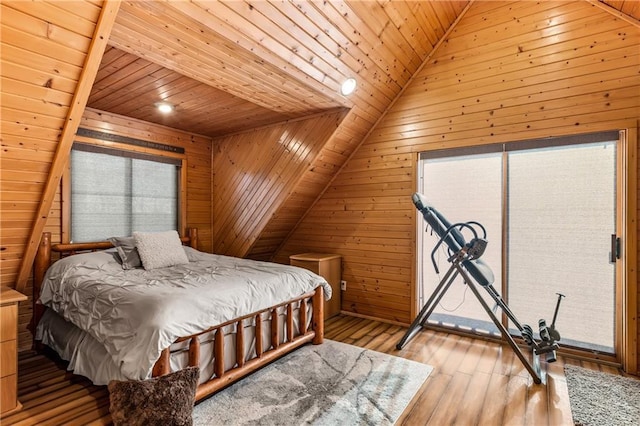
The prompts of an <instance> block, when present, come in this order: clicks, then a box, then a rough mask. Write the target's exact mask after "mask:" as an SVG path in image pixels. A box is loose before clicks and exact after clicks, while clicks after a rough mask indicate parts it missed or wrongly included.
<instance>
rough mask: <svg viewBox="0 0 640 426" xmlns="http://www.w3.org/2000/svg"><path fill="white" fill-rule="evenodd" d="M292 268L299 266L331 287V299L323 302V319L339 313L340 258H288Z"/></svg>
mask: <svg viewBox="0 0 640 426" xmlns="http://www.w3.org/2000/svg"><path fill="white" fill-rule="evenodd" d="M289 262H290V263H291V265H293V266H299V267H301V268H305V269H308V270H310V271H311V272H314V273H316V274H318V275H320V276H321V277H323V278H324V279H325V280H327V282H328V283H329V285H331V290H332V293H333V295H332V297H331V299H330V300H325V302H324V317H325V319H326V318H331V317H332V316H334V315H338V314H339V313H340V307H341V306H340V298H341V297H340V296H341V292H340V278H341V276H342V256H340V255H339V254H324V253H303V254H295V255H293V256H290V257H289Z"/></svg>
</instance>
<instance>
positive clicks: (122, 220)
mask: <svg viewBox="0 0 640 426" xmlns="http://www.w3.org/2000/svg"><path fill="white" fill-rule="evenodd" d="M180 166H181V161H180V160H175V159H171V158H165V157H153V156H147V155H138V154H134V153H129V152H124V151H116V150H111V149H105V148H100V147H95V146H90V145H82V144H76V145H74V149H73V150H72V152H71V239H72V240H73V241H74V242H84V241H101V240H104V239H106V238H109V237H113V236H128V235H131V234H132V233H133V231H147V232H148V231H166V230H172V229H176V230H177V229H179V228H178V225H179V224H178V217H179V208H178V204H179V199H178V198H179V197H178V193H179V190H178V188H179V176H180Z"/></svg>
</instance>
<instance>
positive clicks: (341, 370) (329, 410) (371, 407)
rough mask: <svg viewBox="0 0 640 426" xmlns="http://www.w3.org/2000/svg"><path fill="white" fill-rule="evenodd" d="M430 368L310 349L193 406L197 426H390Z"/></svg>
mask: <svg viewBox="0 0 640 426" xmlns="http://www.w3.org/2000/svg"><path fill="white" fill-rule="evenodd" d="M431 371H432V367H430V366H428V365H426V364H421V363H418V362H414V361H410V360H406V359H403V358H398V357H395V356H392V355H387V354H383V353H380V352H375V351H371V350H367V349H363V348H359V347H356V346H352V345H347V344H344V343H339V342H334V341H331V340H325V342H324V343H323V344H321V345H306V346H303V347H302V348H299V349H297V350H296V351H294V352H293V353H290V354H288V355H286V356H285V357H283V358H281V359H279V360H277V361H275V362H273V363H272V364H270V365H268V366H266V367H264V368H263V369H261V370H259V371H257V372H255V373H254V374H252V375H250V376H248V377H246V378H244V379H243V380H241V381H240V382H238V383H236V384H234V385H232V386H230V387H228V388H226V389H224V390H223V391H221V392H219V393H217V394H215V395H213V396H212V397H211V398H208V399H206V400H204V401H203V402H201V403H200V404H198V405H196V407H195V408H194V410H193V424H194V425H207V426H209V425H303V424H304V425H392V424H394V422H395V421H396V420H397V419H398V417H400V415H401V414H402V412H403V411H404V409H405V408H406V407H407V405H408V404H409V402H410V401H411V399H412V398H413V396H414V395H415V393H416V392H417V390H418V389H419V388H420V387H421V386H422V384H423V383H424V381H425V380H426V379H427V377H428V376H429V373H431Z"/></svg>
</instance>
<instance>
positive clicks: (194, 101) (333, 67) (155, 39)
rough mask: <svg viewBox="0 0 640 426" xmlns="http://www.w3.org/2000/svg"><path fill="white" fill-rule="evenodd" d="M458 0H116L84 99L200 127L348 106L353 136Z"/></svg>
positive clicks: (424, 51)
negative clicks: (353, 82)
mask: <svg viewBox="0 0 640 426" xmlns="http://www.w3.org/2000/svg"><path fill="white" fill-rule="evenodd" d="M467 4H468V2H467V1H441V2H440V1H438V2H424V1H420V2H418V1H397V0H394V1H378V2H376V1H331V2H322V1H310V2H306V1H305V2H303V1H296V2H289V1H285V2H266V1H223V2H212V1H194V2H185V1H177V2H158V1H129V2H123V3H122V5H121V6H120V10H119V12H118V16H117V18H116V23H115V26H114V28H113V30H112V33H111V38H110V40H109V44H110V47H109V48H108V49H107V51H106V52H105V55H104V58H103V61H102V64H101V69H100V72H99V74H98V76H97V79H96V83H95V85H94V89H93V91H92V93H91V97H90V99H89V103H88V105H89V106H90V107H92V108H96V109H101V110H105V111H109V112H113V113H117V114H122V115H127V116H131V117H134V118H139V119H143V120H147V121H151V122H157V123H160V124H166V125H169V126H171V127H176V128H179V129H183V130H187V131H191V132H194V133H200V134H203V135H208V136H218V135H221V134H225V133H228V132H230V131H234V130H240V129H246V128H248V127H256V126H260V125H263V124H265V123H267V122H272V123H273V122H278V121H283V120H285V119H289V118H296V117H300V116H305V115H310V114H313V113H317V112H319V111H324V110H329V109H333V108H336V107H347V108H352V110H353V113H354V114H355V117H353V118H352V121H359V122H360V125H359V126H358V128H357V129H355V131H354V132H355V134H357V135H360V136H362V135H364V134H365V133H366V131H367V130H368V129H369V128H370V127H371V126H372V125H373V124H374V123H375V121H376V120H377V119H378V118H379V117H380V115H381V114H382V112H383V111H384V110H385V109H386V108H387V107H388V105H389V104H390V103H391V102H392V100H393V99H394V98H395V97H396V95H397V94H398V93H399V92H400V90H401V89H402V87H404V86H405V84H406V83H407V81H408V80H409V79H410V78H411V76H412V75H413V73H414V72H415V71H416V70H417V69H418V67H419V66H420V65H421V64H422V62H423V61H424V60H425V58H426V57H427V55H428V54H429V53H430V52H431V51H432V50H433V48H434V46H435V45H436V44H437V43H438V41H439V40H440V39H441V38H442V36H443V35H444V34H445V32H446V31H447V29H448V28H449V27H450V26H451V25H452V23H453V22H454V21H455V19H456V17H457V16H458V15H459V14H460V13H461V11H462V10H463V9H464V7H465V6H466V5H467ZM349 77H355V78H356V79H357V80H358V88H357V90H356V92H355V93H354V94H353V95H352V96H350V97H345V96H342V95H341V94H340V85H341V83H342V82H343V81H344V80H345V79H347V78H349ZM161 100H166V101H169V102H171V103H173V104H175V105H176V114H175V115H174V116H173V117H166V116H162V115H161V114H159V113H157V112H156V111H154V109H153V105H154V103H156V102H158V101H161Z"/></svg>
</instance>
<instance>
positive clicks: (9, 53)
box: [0, 1, 101, 347]
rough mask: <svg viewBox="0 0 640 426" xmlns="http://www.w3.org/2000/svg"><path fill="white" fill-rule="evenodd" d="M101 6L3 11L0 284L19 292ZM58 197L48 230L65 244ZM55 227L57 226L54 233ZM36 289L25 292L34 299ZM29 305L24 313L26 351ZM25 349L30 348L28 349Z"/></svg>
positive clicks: (28, 6) (15, 4) (27, 5)
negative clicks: (24, 257)
mask: <svg viewBox="0 0 640 426" xmlns="http://www.w3.org/2000/svg"><path fill="white" fill-rule="evenodd" d="M100 10H101V9H100V2H95V1H86V2H85V1H69V2H37V3H32V2H22V1H3V2H2V4H0V27H1V52H2V54H1V62H0V68H1V69H2V76H1V85H0V86H1V99H0V105H1V107H0V108H1V114H0V115H1V117H0V125H1V127H2V135H1V136H0V137H1V139H2V142H1V143H2V155H1V159H0V169H1V176H0V185H1V194H0V197H1V200H2V201H1V207H0V215H1V216H0V256H1V259H2V262H1V264H2V267H1V272H0V283H1V284H2V285H6V286H9V287H15V279H16V276H17V273H18V269H19V267H20V263H21V260H22V255H23V252H24V249H25V247H26V244H27V240H28V238H29V234H30V231H31V227H32V225H33V223H34V220H35V215H36V212H37V210H38V207H39V204H40V199H41V197H42V193H43V190H44V184H45V182H46V180H47V176H48V173H49V168H50V165H51V162H52V160H53V156H54V153H55V150H56V147H57V144H58V140H59V137H60V134H61V131H62V128H63V125H64V122H65V119H66V117H67V114H68V111H69V107H70V105H71V101H72V98H73V94H74V92H75V90H76V86H77V84H78V80H79V78H80V73H81V71H82V66H83V64H84V62H85V58H86V52H87V50H88V48H89V45H90V43H91V38H92V36H93V33H94V29H95V24H96V22H97V20H98V17H99V15H100ZM59 205H60V197H59V196H56V198H55V201H54V207H52V208H51V210H50V212H49V224H48V225H47V226H46V228H45V230H46V231H50V232H52V233H53V234H54V237H56V238H59V237H60V227H59V226H56V225H55V223H59V220H60V208H59ZM51 224H53V225H51ZM30 292H31V289H30V288H29V289H28V290H27V295H28V296H29V297H30ZM30 305H31V301H28V302H23V303H22V304H21V305H20V306H21V311H20V318H19V322H20V323H21V324H20V335H19V345H20V346H21V347H24V346H25V345H26V346H29V345H30V341H29V340H30V334H29V333H28V332H27V331H26V330H25V326H26V323H27V322H28V321H29V319H30V315H31V314H30V312H31V311H30ZM25 342H26V343H25Z"/></svg>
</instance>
